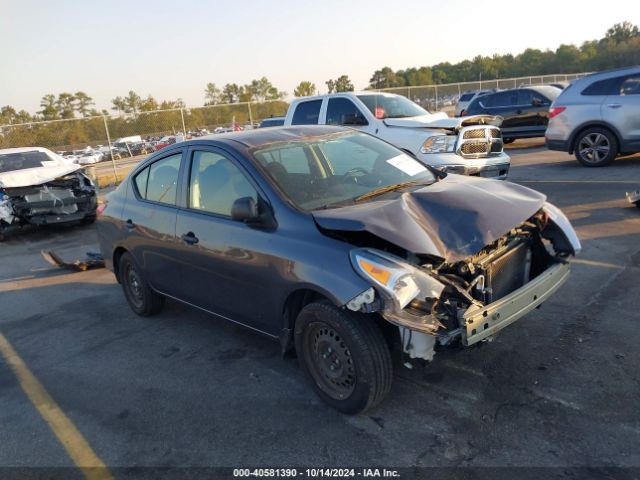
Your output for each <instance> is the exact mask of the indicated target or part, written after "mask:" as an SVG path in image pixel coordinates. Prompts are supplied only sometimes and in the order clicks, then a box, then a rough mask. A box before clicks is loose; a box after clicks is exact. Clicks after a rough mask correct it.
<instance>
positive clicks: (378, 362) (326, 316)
mask: <svg viewBox="0 0 640 480" xmlns="http://www.w3.org/2000/svg"><path fill="white" fill-rule="evenodd" d="M295 345H296V352H297V354H298V359H299V362H300V366H301V368H302V370H303V371H304V373H305V374H306V376H307V377H308V378H309V380H310V381H311V385H312V387H313V389H314V390H315V392H316V393H317V394H318V395H319V396H320V398H322V400H324V401H325V402H326V403H328V404H329V405H331V406H332V407H334V408H336V409H338V410H340V411H341V412H344V413H361V412H364V411H365V410H367V409H369V408H371V407H373V406H374V405H376V404H377V403H379V402H380V401H381V400H382V399H383V398H384V397H385V396H386V395H387V393H388V392H389V389H390V388H391V379H392V365H391V355H390V352H389V348H388V346H387V343H386V341H385V339H384V337H383V335H382V332H381V331H380V329H379V328H378V326H377V325H376V322H375V318H373V317H372V316H367V315H362V314H355V313H353V312H350V311H347V310H342V309H339V308H337V307H335V306H334V305H332V304H331V303H329V302H327V301H320V302H313V303H310V304H309V305H307V306H305V307H304V308H303V309H302V311H301V312H300V314H299V315H298V318H297V320H296V325H295Z"/></svg>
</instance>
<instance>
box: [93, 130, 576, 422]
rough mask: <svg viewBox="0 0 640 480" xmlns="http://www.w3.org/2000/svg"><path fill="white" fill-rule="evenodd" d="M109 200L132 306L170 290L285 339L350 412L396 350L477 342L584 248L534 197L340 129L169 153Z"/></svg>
mask: <svg viewBox="0 0 640 480" xmlns="http://www.w3.org/2000/svg"><path fill="white" fill-rule="evenodd" d="M107 198H108V203H107V205H106V208H105V210H104V212H103V214H102V215H101V216H100V217H99V221H98V234H99V240H100V248H101V251H102V254H103V256H104V259H105V264H106V266H107V267H108V268H111V269H113V270H114V272H115V274H116V278H117V279H118V281H119V282H120V283H121V284H122V288H123V290H124V294H125V297H126V299H127V301H128V303H129V305H130V306H131V308H132V309H133V310H134V311H135V312H136V313H138V314H140V315H151V314H154V313H157V312H158V311H160V309H161V308H162V305H163V300H164V298H165V297H171V298H173V299H177V300H180V301H182V302H185V303H188V304H190V305H193V306H196V307H198V308H200V309H203V310H205V311H208V312H211V313H213V314H215V315H217V316H219V317H222V318H225V319H227V320H231V321H233V322H236V323H240V324H243V325H245V326H248V327H250V328H252V329H253V330H257V331H260V332H262V333H265V334H267V335H269V336H270V337H272V338H274V339H278V340H279V341H280V344H281V346H282V349H283V351H288V350H294V351H295V352H296V354H297V356H298V359H299V361H300V365H301V367H302V369H303V370H304V372H305V373H306V374H307V376H308V377H309V378H310V380H311V384H312V386H313V388H314V389H315V391H316V392H317V393H318V395H319V396H320V397H321V398H322V399H323V400H325V401H326V402H327V403H328V404H330V405H332V406H334V407H335V408H337V409H339V410H341V411H343V412H348V413H356V412H361V411H364V410H366V409H367V408H370V407H371V406H373V405H375V404H376V403H378V402H379V401H381V400H382V398H384V396H385V395H386V394H387V392H388V391H389V389H390V386H391V377H392V367H391V353H390V347H389V346H390V345H394V344H395V345H397V347H398V349H400V350H403V351H404V352H405V354H408V356H410V357H412V358H419V359H423V360H432V359H433V356H434V353H435V351H436V349H439V348H446V347H449V346H453V345H463V346H470V345H473V344H476V343H478V342H481V341H484V340H487V339H489V338H490V337H491V336H492V335H493V334H495V333H496V332H498V331H499V330H501V329H503V328H504V327H506V326H507V325H509V324H511V323H513V322H514V321H516V320H518V319H519V318H521V317H522V316H523V315H525V314H526V313H528V312H529V311H531V310H532V309H534V308H536V307H538V306H539V305H540V304H541V303H542V302H544V301H545V300H546V299H548V298H549V296H550V295H552V294H553V293H554V292H555V291H557V289H558V288H559V287H560V286H561V285H562V284H563V282H565V281H566V279H567V277H568V275H569V263H568V261H567V259H568V257H569V256H571V255H574V254H576V253H577V252H578V251H579V250H580V243H579V241H578V239H577V237H576V234H575V232H574V230H573V228H572V227H571V225H570V223H569V221H568V220H567V218H566V217H565V216H564V215H563V214H562V212H561V211H560V210H558V209H557V208H556V207H554V206H553V205H551V204H549V203H547V202H546V201H545V197H544V195H542V194H540V193H538V192H536V191H534V190H531V189H529V188H526V187H523V186H520V185H516V184H511V183H509V182H502V181H496V180H488V179H480V178H474V177H468V176H460V175H455V174H445V173H442V172H438V171H437V170H434V169H432V168H431V167H428V166H425V165H424V164H423V163H421V162H419V161H418V160H416V159H414V158H412V157H410V156H409V155H407V154H405V153H404V152H402V151H400V150H398V149H397V148H395V147H393V146H392V145H389V144H388V143H386V142H383V141H382V140H379V139H377V138H375V137H373V136H370V135H367V134H364V133H361V132H357V131H354V130H352V129H344V128H338V127H318V126H316V127H298V128H294V127H289V128H287V127H284V128H283V127H274V128H266V129H259V130H255V131H252V132H242V133H235V134H229V135H222V136H215V137H208V138H204V139H199V140H193V141H188V142H184V143H181V144H178V145H174V146H172V147H167V148H166V149H165V150H163V151H161V152H157V153H156V154H154V155H152V156H151V157H149V158H148V159H146V160H145V161H144V162H142V163H141V164H140V165H139V166H137V167H136V169H135V170H134V171H133V172H132V173H131V174H130V176H129V177H128V178H127V179H126V180H125V181H124V182H123V183H122V184H121V185H120V187H118V189H117V190H116V191H114V192H112V193H111V194H109V196H108V197H107ZM521 328H526V326H522V327H521Z"/></svg>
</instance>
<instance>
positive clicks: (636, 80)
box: [620, 75, 640, 95]
mask: <svg viewBox="0 0 640 480" xmlns="http://www.w3.org/2000/svg"><path fill="white" fill-rule="evenodd" d="M620 95H640V75H634V76H632V77H627V79H626V80H625V81H624V82H623V83H622V86H621V87H620Z"/></svg>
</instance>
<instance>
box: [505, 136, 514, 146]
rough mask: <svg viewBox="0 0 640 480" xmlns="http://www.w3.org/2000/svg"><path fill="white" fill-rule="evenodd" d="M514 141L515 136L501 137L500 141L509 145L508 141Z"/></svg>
mask: <svg viewBox="0 0 640 480" xmlns="http://www.w3.org/2000/svg"><path fill="white" fill-rule="evenodd" d="M515 141H516V139H515V138H509V137H507V138H503V139H502V143H504V144H505V145H509V144H510V143H513V142H515Z"/></svg>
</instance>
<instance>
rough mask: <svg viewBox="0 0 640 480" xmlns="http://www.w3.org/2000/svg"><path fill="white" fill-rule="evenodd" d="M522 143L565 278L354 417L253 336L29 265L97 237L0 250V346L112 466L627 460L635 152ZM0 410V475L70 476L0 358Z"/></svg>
mask: <svg viewBox="0 0 640 480" xmlns="http://www.w3.org/2000/svg"><path fill="white" fill-rule="evenodd" d="M522 145H523V144H519V143H518V142H516V143H515V144H514V145H513V146H512V148H510V149H509V151H510V154H511V155H512V162H513V164H512V170H511V173H510V180H511V181H514V182H518V183H522V184H524V185H526V186H529V187H532V188H535V189H538V190H540V191H542V192H544V193H546V194H547V195H548V198H549V200H550V201H551V202H553V203H555V204H556V205H558V206H560V207H561V208H562V209H563V210H564V211H565V213H567V215H568V216H569V218H570V219H571V220H572V222H573V224H574V226H575V228H576V230H577V232H578V235H579V237H580V238H581V241H582V243H583V252H582V254H581V255H580V256H579V257H578V258H577V259H576V261H575V264H574V268H573V273H572V276H571V278H570V280H569V282H568V283H567V284H565V286H564V287H563V288H562V290H561V291H560V292H559V293H558V294H557V295H556V296H554V297H553V298H552V299H551V300H550V301H549V302H547V303H546V304H544V305H543V306H542V308H541V309H540V310H536V311H534V312H533V313H532V314H530V315H529V316H528V317H526V318H524V319H522V320H520V321H518V322H516V323H515V324H514V325H512V326H510V327H509V328H507V329H505V330H504V331H503V332H501V333H500V334H499V335H498V336H497V337H496V339H495V341H493V342H491V343H488V344H484V345H482V346H481V347H479V348H472V349H468V350H463V351H445V352H439V353H438V354H437V355H436V359H435V360H434V362H433V363H432V364H430V365H429V366H427V367H426V368H424V369H413V370H408V369H404V368H403V367H401V365H400V364H399V362H397V363H398V364H397V365H396V370H395V380H394V384H393V387H392V390H391V393H390V395H389V396H388V397H387V399H386V401H385V402H384V403H383V404H382V405H381V406H379V407H377V408H376V409H374V410H372V411H370V412H368V414H366V415H362V416H345V415H342V414H339V413H337V412H336V411H334V410H332V409H331V408H329V407H327V406H325V405H324V404H323V403H321V402H320V401H319V399H318V398H317V397H316V396H315V394H314V393H313V392H312V390H311V389H310V388H309V387H308V386H307V385H306V383H305V380H304V378H303V377H302V374H301V372H300V370H299V368H298V366H297V362H296V360H295V359H294V358H285V359H282V358H281V356H280V353H279V346H278V345H277V344H276V343H273V342H272V341H271V340H269V339H267V338H263V337H261V336H259V335H258V334H255V333H253V332H251V331H249V330H245V329H242V328H240V327H236V326H234V325H231V324H228V323H224V322H223V321H220V320H217V319H215V318H213V317H210V316H208V315H206V314H204V313H201V312H199V311H196V310H194V309H191V308H189V307H186V306H183V305H180V304H178V303H175V302H171V301H169V302H167V306H166V308H165V309H164V311H163V312H162V313H161V314H160V315H158V316H156V317H151V318H140V317H137V316H136V315H134V314H133V313H132V312H131V311H130V309H129V307H128V306H127V304H126V302H125V300H124V297H123V294H122V291H121V289H120V286H119V285H118V284H116V282H115V279H114V277H113V275H112V274H111V272H109V271H106V270H104V269H101V270H93V271H87V272H78V273H69V272H66V271H63V270H59V269H55V268H54V267H51V266H50V265H48V264H47V263H45V262H44V260H43V259H42V257H41V256H40V250H42V249H54V250H56V251H57V252H58V253H60V254H61V255H62V256H63V257H65V258H68V259H75V258H81V257H84V252H86V251H89V250H96V249H97V239H96V234H95V230H94V228H93V227H71V228H55V229H47V230H40V231H34V232H29V233H26V234H24V235H19V236H17V237H13V238H11V239H9V240H8V241H7V242H6V243H4V244H3V245H1V246H0V265H2V267H1V270H0V334H2V335H3V336H4V337H5V338H6V339H7V341H8V343H10V345H11V346H12V348H13V349H14V350H15V352H16V353H17V355H19V357H20V358H21V359H22V360H23V362H24V364H25V365H26V367H28V369H29V370H30V371H31V372H32V373H33V375H34V376H35V377H36V378H37V380H38V381H39V382H40V384H41V385H42V386H43V387H44V389H46V391H47V392H48V394H49V395H50V397H51V399H52V400H53V401H54V402H55V404H56V405H57V406H58V407H59V409H60V411H61V412H64V414H65V415H66V416H67V417H68V419H69V420H70V421H71V423H72V424H73V425H74V426H75V428H76V429H77V431H78V432H79V434H80V435H81V436H82V437H83V438H84V439H86V442H87V443H88V444H89V445H90V447H91V449H92V450H93V452H95V455H96V456H97V457H98V458H99V459H100V460H101V461H102V462H104V464H105V465H106V466H107V467H109V468H110V469H111V468H113V469H117V468H118V467H132V466H154V467H184V466H194V467H208V466H225V467H230V466H242V467H265V466H336V467H339V466H366V467H369V466H386V467H403V466H404V467H406V466H487V467H513V466H518V467H521V466H544V467H590V468H605V469H606V468H610V467H640V449H639V448H638V445H640V408H638V399H639V398H640V370H639V369H638V365H640V349H638V343H639V342H640V329H639V328H638V327H639V326H640V325H639V323H638V320H639V315H638V311H640V288H639V282H638V274H639V273H640V242H639V241H638V239H639V238H640V209H637V208H635V207H632V206H630V205H629V204H627V203H626V200H625V198H624V193H625V191H629V190H633V189H637V188H640V156H635V157H632V158H627V159H620V160H618V161H616V163H615V164H614V165H613V166H611V167H607V168H602V169H587V168H584V167H581V166H580V165H579V164H578V163H577V162H576V161H575V160H574V159H573V157H570V156H568V155H566V154H562V153H558V152H548V151H546V150H545V149H544V148H542V147H540V146H536V144H535V143H526V144H524V145H525V146H526V148H522ZM499 214H500V212H496V215H499ZM0 405H2V408H0V425H1V428H0V467H1V466H42V467H45V466H47V467H48V466H59V467H65V466H68V467H73V466H74V462H73V460H72V459H71V458H70V456H69V455H68V454H67V453H66V452H65V448H64V447H63V444H62V443H61V441H60V440H59V439H58V438H56V436H55V435H54V433H53V429H52V428H49V426H48V424H47V422H46V421H45V420H44V419H43V417H42V416H41V414H40V411H39V410H38V409H37V408H35V407H34V404H32V402H30V401H29V398H28V397H27V395H26V394H25V391H24V390H23V388H22V387H21V384H20V382H19V380H18V377H16V375H15V374H14V371H13V370H12V369H11V368H10V366H9V365H8V364H7V362H6V359H5V360H3V359H2V357H0ZM41 406H42V405H41ZM73 472H74V471H73V470H69V473H70V474H69V478H73V474H75V473H73ZM77 475H78V478H80V473H79V472H78V473H77ZM115 476H117V475H115ZM587 476H588V475H587ZM562 478H566V477H562ZM571 478H573V477H571ZM582 478H586V477H582ZM611 478H623V477H619V476H618V477H611ZM624 478H626V477H624ZM630 478H631V477H630Z"/></svg>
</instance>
